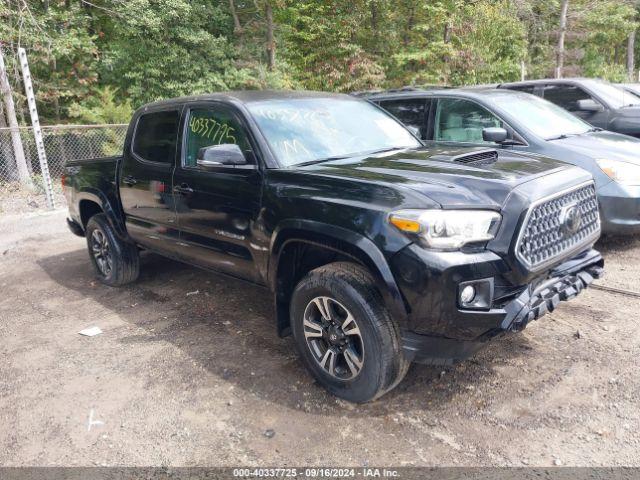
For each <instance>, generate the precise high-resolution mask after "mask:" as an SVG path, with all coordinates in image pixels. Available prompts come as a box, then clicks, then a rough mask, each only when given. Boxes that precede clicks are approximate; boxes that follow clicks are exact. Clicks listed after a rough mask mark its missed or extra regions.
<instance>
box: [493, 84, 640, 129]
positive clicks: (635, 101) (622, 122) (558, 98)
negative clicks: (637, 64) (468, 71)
mask: <svg viewBox="0 0 640 480" xmlns="http://www.w3.org/2000/svg"><path fill="white" fill-rule="evenodd" d="M498 88H508V89H510V90H517V91H519V92H526V93H532V94H533V95H536V96H538V97H542V98H544V99H545V100H548V101H550V102H552V103H555V104H556V105H558V106H560V107H562V108H564V109H565V110H568V111H569V112H571V113H573V114H574V115H576V116H578V117H580V118H581V119H583V120H585V121H586V122H589V123H590V124H591V125H593V126H594V127H599V128H603V129H605V130H611V131H612V132H618V133H624V134H625V135H632V136H634V137H640V97H639V96H638V95H636V94H634V93H632V92H630V91H628V90H625V89H623V88H620V87H619V86H617V85H614V84H612V83H609V82H605V81H603V80H596V79H592V78H562V79H557V80H533V81H528V82H515V83H503V84H501V85H498Z"/></svg>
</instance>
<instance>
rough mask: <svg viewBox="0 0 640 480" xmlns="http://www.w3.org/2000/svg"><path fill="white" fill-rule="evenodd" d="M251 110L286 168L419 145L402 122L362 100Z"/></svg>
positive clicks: (304, 101) (294, 102)
mask: <svg viewBox="0 0 640 480" xmlns="http://www.w3.org/2000/svg"><path fill="white" fill-rule="evenodd" d="M248 108H249V111H250V112H251V114H252V115H253V117H254V118H255V121H256V122H257V124H258V126H259V127H260V130H261V131H262V133H263V135H264V137H265V138H266V140H267V142H268V143H269V146H270V147H271V150H272V151H273V153H274V154H275V155H276V157H277V158H278V161H279V163H280V164H281V165H282V166H284V167H287V166H293V165H299V164H302V163H311V162H315V161H318V162H320V161H322V160H325V159H334V158H342V157H350V156H355V155H359V154H366V153H373V152H377V151H382V150H392V149H403V148H417V147H420V146H421V144H420V142H419V141H418V140H416V138H415V137H414V136H413V135H411V133H409V131H408V130H407V129H405V128H404V127H403V126H402V125H401V124H399V123H398V122H397V121H395V120H394V119H393V118H391V117H389V116H388V115H387V114H385V113H384V112H382V111H381V110H379V109H378V108H377V107H375V106H373V105H371V104H369V103H367V102H364V101H362V100H357V99H353V100H350V99H340V100H336V99H332V98H299V99H286V100H268V101H264V102H256V103H250V104H249V105H248Z"/></svg>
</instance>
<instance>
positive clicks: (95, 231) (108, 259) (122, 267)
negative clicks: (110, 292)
mask: <svg viewBox="0 0 640 480" xmlns="http://www.w3.org/2000/svg"><path fill="white" fill-rule="evenodd" d="M85 233H86V238H87V247H88V249H89V257H90V258H91V263H92V264H93V268H94V269H95V271H96V275H97V277H98V279H99V280H100V281H101V282H102V283H104V284H106V285H110V286H112V287H118V286H120V285H125V284H127V283H131V282H133V281H135V280H136V279H137V278H138V273H139V268H140V267H139V265H140V263H139V256H138V249H137V248H136V246H135V245H133V244H130V243H127V242H124V241H122V240H120V239H119V238H118V236H117V235H116V234H115V232H114V230H113V228H112V227H111V224H110V223H109V221H108V220H107V217H106V216H105V215H104V214H102V213H100V214H98V215H94V216H93V217H91V218H90V219H89V221H88V222H87V228H86V229H85Z"/></svg>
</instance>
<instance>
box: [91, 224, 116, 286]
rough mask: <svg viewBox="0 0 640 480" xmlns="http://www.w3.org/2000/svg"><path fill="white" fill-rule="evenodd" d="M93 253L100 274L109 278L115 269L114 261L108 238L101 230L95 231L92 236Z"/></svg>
mask: <svg viewBox="0 0 640 480" xmlns="http://www.w3.org/2000/svg"><path fill="white" fill-rule="evenodd" d="M91 253H92V254H93V258H94V259H95V261H96V265H97V266H98V270H100V273H101V274H102V275H104V276H105V277H108V276H109V274H110V273H111V270H112V269H113V259H112V257H111V248H110V246H109V241H108V240H107V236H106V235H105V234H104V232H103V231H102V230H100V229H95V230H94V231H93V233H92V234H91Z"/></svg>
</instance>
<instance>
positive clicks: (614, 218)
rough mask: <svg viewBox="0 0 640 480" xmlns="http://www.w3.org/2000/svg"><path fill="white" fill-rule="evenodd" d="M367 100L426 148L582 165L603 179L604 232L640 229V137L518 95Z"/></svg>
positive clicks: (456, 92)
mask: <svg viewBox="0 0 640 480" xmlns="http://www.w3.org/2000/svg"><path fill="white" fill-rule="evenodd" d="M361 96H365V97H366V98H367V99H368V100H369V101H371V102H373V103H376V104H378V105H380V106H381V107H383V108H384V109H385V110H387V111H389V112H390V113H391V114H392V115H394V116H395V117H396V118H398V119H399V120H401V121H402V122H403V123H404V124H405V125H407V126H408V127H409V128H410V129H411V130H412V131H413V132H414V133H415V134H416V135H417V136H419V137H420V138H421V139H422V140H423V142H424V143H425V144H427V145H429V144H434V143H435V144H439V145H450V146H452V147H453V146H455V147H458V146H485V147H487V148H488V149H490V148H500V149H508V150H512V151H522V152H523V153H524V152H526V153H537V154H540V155H544V156H547V157H552V158H556V159H559V160H563V161H565V162H567V163H571V164H574V165H577V166H579V167H582V168H584V169H585V170H588V171H589V172H590V173H591V174H592V175H593V177H594V178H595V181H596V187H597V193H598V199H599V203H600V211H601V214H602V227H603V232H605V233H608V234H629V233H635V232H640V154H639V152H640V140H639V139H636V138H633V137H629V136H627V135H620V134H618V133H614V132H607V131H603V130H601V129H599V128H596V127H592V126H591V125H589V124H587V123H585V122H584V121H583V120H581V119H579V118H577V117H576V116H574V115H572V114H570V113H569V112H567V111H566V110H563V109H562V108H560V107H557V106H556V105H554V104H552V103H550V102H547V101H545V100H542V99H540V98H538V97H536V96H533V95H529V94H527V93H521V92H515V91H512V90H496V89H480V88H474V89H447V90H417V89H412V90H402V91H388V92H378V93H374V94H369V95H361ZM513 168H514V170H515V171H517V169H518V165H517V164H514V165H513Z"/></svg>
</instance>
